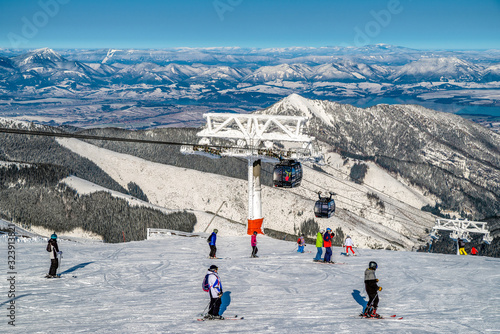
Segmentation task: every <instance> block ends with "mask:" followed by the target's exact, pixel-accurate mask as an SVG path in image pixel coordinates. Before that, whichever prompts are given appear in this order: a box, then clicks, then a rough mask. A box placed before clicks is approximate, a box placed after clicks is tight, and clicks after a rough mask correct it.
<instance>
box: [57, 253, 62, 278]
mask: <svg viewBox="0 0 500 334" xmlns="http://www.w3.org/2000/svg"><path fill="white" fill-rule="evenodd" d="M61 264H62V254H59V264H58V266H57V271H56V276H59V275H60V274H59V271H60V270H59V268H61Z"/></svg>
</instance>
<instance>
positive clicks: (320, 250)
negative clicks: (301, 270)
mask: <svg viewBox="0 0 500 334" xmlns="http://www.w3.org/2000/svg"><path fill="white" fill-rule="evenodd" d="M323 233H325V230H323V229H321V230H320V231H319V232H318V234H317V235H316V249H317V250H318V251H317V252H316V257H315V258H314V259H313V261H316V262H317V261H321V255H322V254H323Z"/></svg>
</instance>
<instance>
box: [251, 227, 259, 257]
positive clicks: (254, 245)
mask: <svg viewBox="0 0 500 334" xmlns="http://www.w3.org/2000/svg"><path fill="white" fill-rule="evenodd" d="M250 244H251V245H252V256H251V257H258V256H257V252H258V251H259V250H258V249H257V231H254V232H253V234H252V238H251V239H250Z"/></svg>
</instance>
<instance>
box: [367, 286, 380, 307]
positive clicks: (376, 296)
mask: <svg viewBox="0 0 500 334" xmlns="http://www.w3.org/2000/svg"><path fill="white" fill-rule="evenodd" d="M377 298H378V291H377V293H376V294H375V297H373V299H372V302H371V303H370V305H367V306H366V310H368V309H369V308H370V307H372V305H373V302H374V301H375V299H377Z"/></svg>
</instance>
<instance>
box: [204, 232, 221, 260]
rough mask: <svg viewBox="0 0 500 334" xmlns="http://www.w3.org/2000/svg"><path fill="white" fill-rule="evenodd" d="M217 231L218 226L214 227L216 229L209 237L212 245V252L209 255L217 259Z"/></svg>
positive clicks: (209, 243)
mask: <svg viewBox="0 0 500 334" xmlns="http://www.w3.org/2000/svg"><path fill="white" fill-rule="evenodd" d="M217 232H219V231H218V230H217V229H216V228H214V231H213V232H212V234H210V236H209V237H208V239H207V241H208V245H209V246H210V254H209V255H208V257H209V258H211V259H215V258H216V256H215V253H216V252H217V247H215V243H216V241H217Z"/></svg>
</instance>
